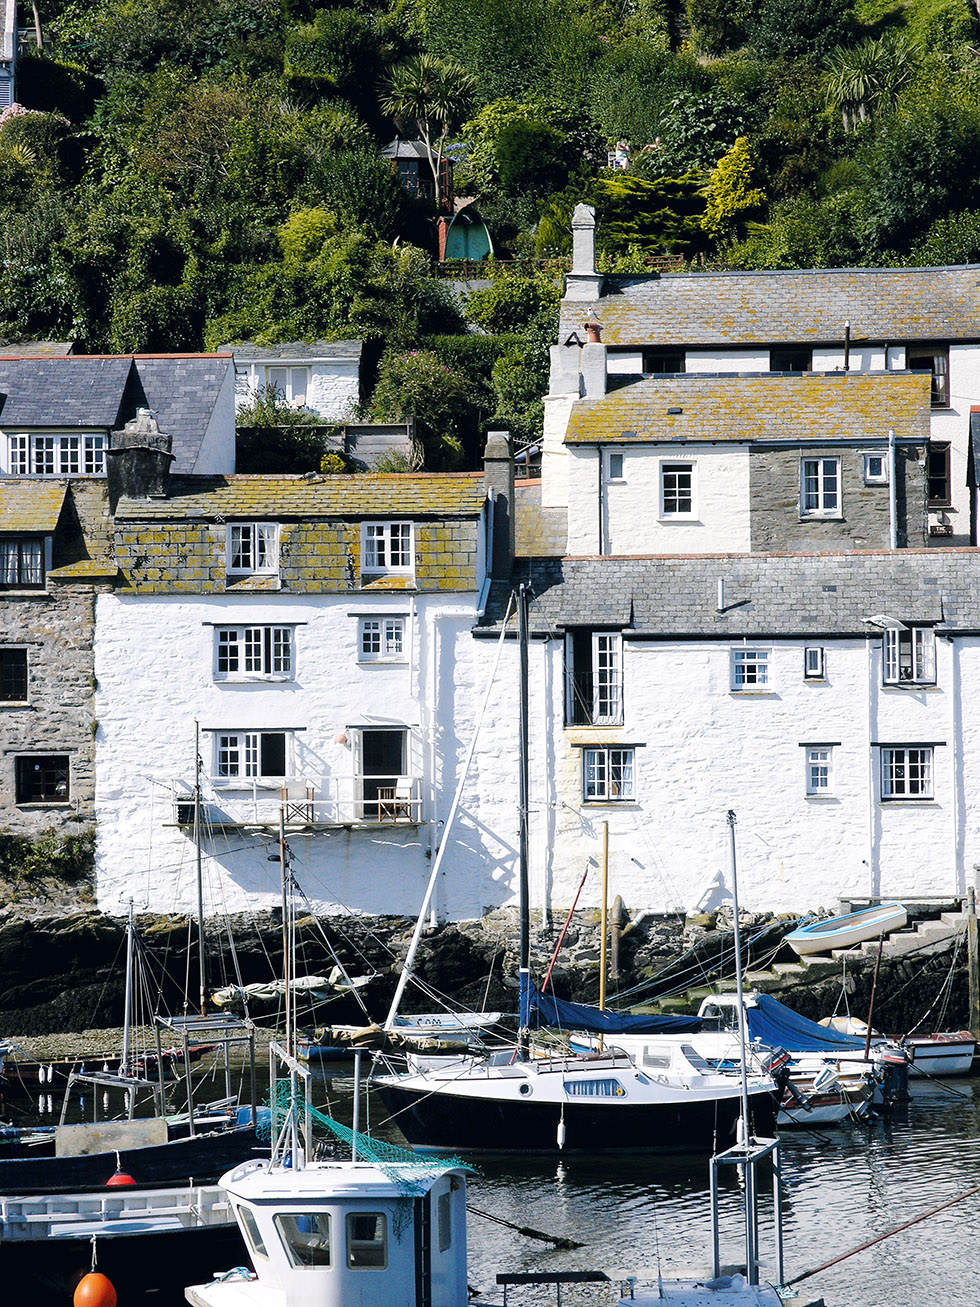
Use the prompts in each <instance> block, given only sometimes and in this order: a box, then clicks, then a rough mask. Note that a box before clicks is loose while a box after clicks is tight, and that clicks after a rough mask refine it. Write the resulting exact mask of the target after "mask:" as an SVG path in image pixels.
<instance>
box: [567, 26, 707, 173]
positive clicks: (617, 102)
mask: <svg viewBox="0 0 980 1307" xmlns="http://www.w3.org/2000/svg"><path fill="white" fill-rule="evenodd" d="M692 77H693V78H694V79H695V80H696V81H697V82H698V83H699V84H700V83H701V82H702V81H703V80H704V74H703V71H702V70H701V68H700V67H699V66H698V65H697V64H695V63H694V61H693V60H691V61H688V60H685V59H681V58H676V57H674V56H673V55H672V54H671V53H670V47H669V44H668V42H667V40H666V38H664V37H662V38H660V39H659V40H658V39H647V38H645V37H644V38H640V37H630V38H627V39H626V40H625V41H621V42H617V43H616V44H615V45H612V46H610V47H608V48H606V49H604V50H603V51H602V54H601V57H600V58H599V60H598V61H597V62H596V64H595V66H594V69H593V73H592V77H591V79H590V85H589V99H588V109H589V112H590V114H591V116H592V119H593V121H594V122H595V124H596V125H597V127H598V128H599V130H600V131H601V132H602V133H603V134H604V135H605V136H607V137H608V138H609V139H610V140H613V141H616V140H627V141H630V142H631V143H632V145H633V146H634V148H636V149H641V148H642V147H643V146H644V145H648V144H650V143H651V142H652V141H653V140H654V139H655V138H656V137H657V136H660V135H661V134H662V131H663V119H664V116H665V114H666V112H667V109H668V106H669V103H670V99H671V97H672V96H673V95H674V94H676V92H677V91H679V90H682V89H685V88H686V87H687V83H688V81H689V79H690V78H692Z"/></svg>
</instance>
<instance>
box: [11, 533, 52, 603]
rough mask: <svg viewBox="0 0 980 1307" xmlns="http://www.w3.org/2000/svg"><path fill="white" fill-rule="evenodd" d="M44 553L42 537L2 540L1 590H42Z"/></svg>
mask: <svg viewBox="0 0 980 1307" xmlns="http://www.w3.org/2000/svg"><path fill="white" fill-rule="evenodd" d="M44 552H45V550H44V540H43V539H42V538H41V537H40V536H8V537H6V539H0V589H2V590H40V589H42V588H43V586H44Z"/></svg>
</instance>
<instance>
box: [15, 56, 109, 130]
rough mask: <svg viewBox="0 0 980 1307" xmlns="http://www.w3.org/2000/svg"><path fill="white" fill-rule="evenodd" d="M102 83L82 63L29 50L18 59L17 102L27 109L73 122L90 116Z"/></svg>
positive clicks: (82, 120) (101, 88)
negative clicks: (52, 114) (53, 114)
mask: <svg viewBox="0 0 980 1307" xmlns="http://www.w3.org/2000/svg"><path fill="white" fill-rule="evenodd" d="M102 90H103V87H102V83H101V82H100V80H99V79H98V78H97V77H93V76H92V74H91V73H88V72H86V70H85V69H84V68H82V67H81V65H79V64H75V63H69V62H67V61H64V60H60V59H52V58H51V57H50V56H48V55H45V54H40V53H38V51H36V50H35V49H33V48H32V47H30V46H29V47H28V48H27V49H26V50H25V51H23V52H22V53H21V54H19V55H18V57H17V99H18V101H19V102H20V103H21V104H22V105H23V106H24V108H25V109H40V110H42V111H43V112H46V113H60V114H64V116H65V117H66V118H67V119H68V120H69V122H72V123H81V122H84V121H85V119H86V118H89V117H91V115H92V112H93V110H94V109H95V102H96V100H97V98H98V96H99V95H100V93H101V92H102Z"/></svg>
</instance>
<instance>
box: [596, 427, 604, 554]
mask: <svg viewBox="0 0 980 1307" xmlns="http://www.w3.org/2000/svg"><path fill="white" fill-rule="evenodd" d="M597 448H598V450H599V486H598V489H599V557H600V558H601V557H602V556H603V554H604V553H605V552H606V547H605V546H606V523H605V514H604V513H603V510H602V494H603V484H602V460H603V446H602V445H599V446H597Z"/></svg>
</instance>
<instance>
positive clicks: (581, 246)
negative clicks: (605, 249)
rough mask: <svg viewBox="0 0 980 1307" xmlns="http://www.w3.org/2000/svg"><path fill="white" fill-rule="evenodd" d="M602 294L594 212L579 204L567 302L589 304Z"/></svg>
mask: <svg viewBox="0 0 980 1307" xmlns="http://www.w3.org/2000/svg"><path fill="white" fill-rule="evenodd" d="M601 292H602V278H601V277H600V276H599V274H598V273H597V272H596V270H595V209H593V208H592V206H591V205H590V204H577V205H576V206H575V212H574V213H573V214H572V270H571V272H570V273H569V274H568V276H567V277H566V278H565V298H566V299H568V300H581V301H583V302H586V303H587V302H589V301H591V300H597V299H598V298H599V295H600V294H601Z"/></svg>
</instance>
